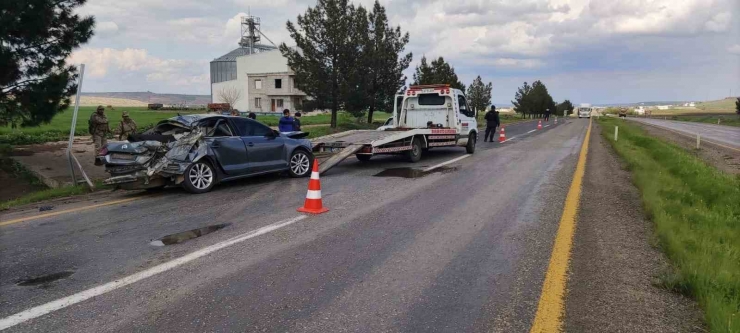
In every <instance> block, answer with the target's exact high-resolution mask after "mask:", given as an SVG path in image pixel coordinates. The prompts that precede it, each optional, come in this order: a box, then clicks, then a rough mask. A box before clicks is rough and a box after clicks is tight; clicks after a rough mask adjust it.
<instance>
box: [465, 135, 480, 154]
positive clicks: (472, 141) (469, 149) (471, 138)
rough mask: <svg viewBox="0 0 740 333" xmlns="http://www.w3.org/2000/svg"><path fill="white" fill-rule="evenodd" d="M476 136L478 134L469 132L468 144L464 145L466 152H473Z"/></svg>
mask: <svg viewBox="0 0 740 333" xmlns="http://www.w3.org/2000/svg"><path fill="white" fill-rule="evenodd" d="M477 137H478V136H477V135H476V134H475V133H470V136H468V144H467V145H466V146H465V152H466V153H468V154H472V153H475V143H476V141H478V139H477Z"/></svg>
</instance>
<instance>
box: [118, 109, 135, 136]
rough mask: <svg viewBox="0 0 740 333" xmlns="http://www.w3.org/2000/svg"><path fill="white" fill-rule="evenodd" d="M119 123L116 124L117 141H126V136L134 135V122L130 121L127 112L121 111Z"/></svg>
mask: <svg viewBox="0 0 740 333" xmlns="http://www.w3.org/2000/svg"><path fill="white" fill-rule="evenodd" d="M122 118H123V119H122V120H121V123H120V124H118V140H119V141H123V140H128V136H129V135H131V134H136V122H135V121H134V120H133V119H131V117H130V116H129V115H128V112H126V111H123V116H122Z"/></svg>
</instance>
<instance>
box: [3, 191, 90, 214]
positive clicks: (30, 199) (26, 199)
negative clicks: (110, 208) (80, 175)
mask: <svg viewBox="0 0 740 333" xmlns="http://www.w3.org/2000/svg"><path fill="white" fill-rule="evenodd" d="M86 193H90V190H88V189H87V186H66V187H60V188H49V189H45V190H41V191H36V192H33V193H30V194H27V195H24V196H22V197H20V198H17V199H14V200H10V201H6V202H3V203H0V210H6V209H9V208H11V207H16V206H22V205H27V204H30V203H34V202H39V201H44V200H49V199H55V198H62V197H69V196H73V195H80V194H86Z"/></svg>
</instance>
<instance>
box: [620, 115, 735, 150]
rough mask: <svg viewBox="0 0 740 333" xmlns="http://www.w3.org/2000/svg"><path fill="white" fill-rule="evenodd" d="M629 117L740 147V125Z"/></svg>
mask: <svg viewBox="0 0 740 333" xmlns="http://www.w3.org/2000/svg"><path fill="white" fill-rule="evenodd" d="M628 119H630V120H634V121H637V122H641V123H645V124H650V125H655V126H658V127H662V128H667V129H670V130H674V131H678V132H681V133H684V134H687V135H691V136H695V135H697V134H699V135H700V136H701V138H702V139H707V140H710V141H713V142H715V143H719V144H723V145H727V146H730V147H734V148H740V127H733V126H724V125H713V124H705V123H694V122H687V121H674V120H660V119H645V118H628Z"/></svg>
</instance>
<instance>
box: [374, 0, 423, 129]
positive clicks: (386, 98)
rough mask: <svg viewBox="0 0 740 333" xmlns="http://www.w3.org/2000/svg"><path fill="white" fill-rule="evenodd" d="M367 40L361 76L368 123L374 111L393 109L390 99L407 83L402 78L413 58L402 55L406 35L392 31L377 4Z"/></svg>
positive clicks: (409, 55)
mask: <svg viewBox="0 0 740 333" xmlns="http://www.w3.org/2000/svg"><path fill="white" fill-rule="evenodd" d="M368 22H369V29H368V30H369V31H368V32H369V38H367V43H366V47H365V57H364V59H365V61H366V62H367V71H365V73H363V74H364V75H365V76H366V77H367V79H368V80H369V82H368V89H367V90H366V92H367V94H368V114H367V122H368V123H371V122H372V121H373V112H374V111H375V110H376V109H384V110H389V109H391V108H392V107H393V97H394V96H395V95H396V93H397V92H398V90H399V88H401V87H403V85H404V83H405V82H406V76H405V75H403V71H405V70H406V69H407V68H408V67H409V64H410V63H411V59H412V54H411V53H407V54H405V55H403V56H402V55H401V53H402V52H403V50H404V49H405V48H406V44H408V42H409V34H408V32H407V33H405V34H403V33H401V27H395V28H394V27H391V26H390V24H389V23H388V16H387V15H386V13H385V8H384V7H383V6H381V5H380V2H378V1H377V0H376V1H375V4H374V5H373V10H372V11H371V12H370V14H369V17H368Z"/></svg>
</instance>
